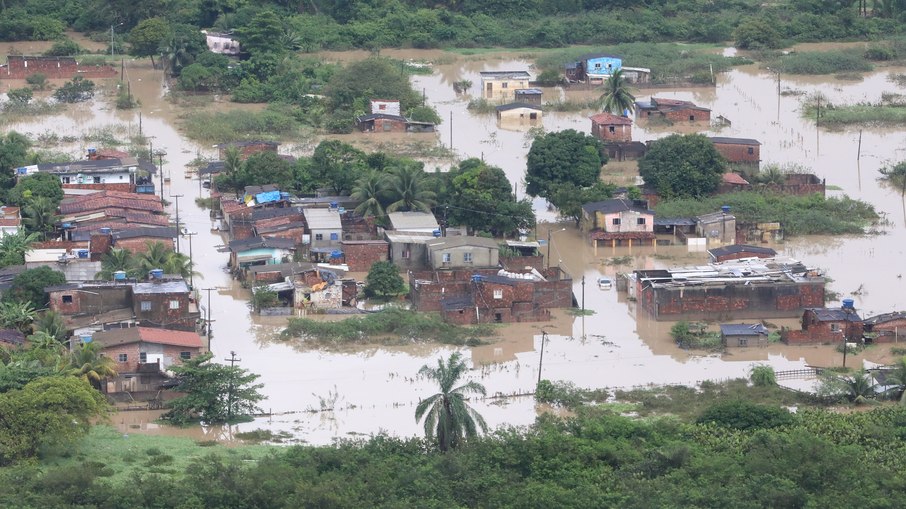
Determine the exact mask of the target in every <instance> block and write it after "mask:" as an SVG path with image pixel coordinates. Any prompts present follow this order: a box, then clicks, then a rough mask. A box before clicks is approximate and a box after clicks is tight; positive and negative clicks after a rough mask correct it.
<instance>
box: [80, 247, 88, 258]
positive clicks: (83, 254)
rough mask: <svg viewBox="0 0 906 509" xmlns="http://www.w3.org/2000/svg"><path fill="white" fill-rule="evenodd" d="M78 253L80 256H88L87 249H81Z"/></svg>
mask: <svg viewBox="0 0 906 509" xmlns="http://www.w3.org/2000/svg"><path fill="white" fill-rule="evenodd" d="M78 253H79V258H88V250H87V249H79V251H78Z"/></svg>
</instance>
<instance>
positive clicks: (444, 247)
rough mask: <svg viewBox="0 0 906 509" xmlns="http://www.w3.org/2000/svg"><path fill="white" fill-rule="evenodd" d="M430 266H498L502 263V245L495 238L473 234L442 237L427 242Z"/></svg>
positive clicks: (457, 267)
mask: <svg viewBox="0 0 906 509" xmlns="http://www.w3.org/2000/svg"><path fill="white" fill-rule="evenodd" d="M425 247H426V250H427V255H428V267H430V268H432V269H435V270H438V269H460V268H470V267H497V266H498V265H499V264H500V246H499V245H498V244H497V241H496V240H494V239H488V238H484V237H472V236H466V235H463V236H457V237H440V238H436V239H434V240H430V241H428V242H427V243H426V244H425Z"/></svg>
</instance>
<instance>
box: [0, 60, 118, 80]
mask: <svg viewBox="0 0 906 509" xmlns="http://www.w3.org/2000/svg"><path fill="white" fill-rule="evenodd" d="M39 73H40V74H43V75H45V76H47V78H48V79H66V80H68V79H71V78H74V77H75V76H81V77H83V78H113V77H116V76H117V74H118V73H117V70H116V69H114V68H113V67H111V66H109V65H101V64H98V65H87V64H86V65H83V64H79V63H78V62H76V59H75V58H73V57H47V56H31V55H28V56H23V55H8V56H7V57H6V65H5V66H0V79H18V80H21V79H25V78H27V77H29V76H31V75H32V74H39Z"/></svg>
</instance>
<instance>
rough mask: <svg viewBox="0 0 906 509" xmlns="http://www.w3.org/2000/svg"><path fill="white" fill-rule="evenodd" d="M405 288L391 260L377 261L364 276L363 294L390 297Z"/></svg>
mask: <svg viewBox="0 0 906 509" xmlns="http://www.w3.org/2000/svg"><path fill="white" fill-rule="evenodd" d="M405 290H406V283H405V282H404V281H403V277H402V276H400V271H399V269H398V268H397V267H396V265H394V264H393V262H389V261H388V262H377V263H374V264H373V265H372V266H371V269H370V270H369V271H368V276H367V277H366V278H365V295H368V296H370V297H390V296H394V295H399V294H401V293H403V292H404V291H405Z"/></svg>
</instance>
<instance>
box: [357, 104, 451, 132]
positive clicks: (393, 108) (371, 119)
mask: <svg viewBox="0 0 906 509" xmlns="http://www.w3.org/2000/svg"><path fill="white" fill-rule="evenodd" d="M355 120H356V126H357V127H358V128H359V130H360V131H362V132H371V133H374V132H385V133H389V132H397V133H405V132H419V133H424V132H434V124H433V123H431V122H419V121H416V120H412V119H409V118H406V117H405V116H403V113H402V110H401V108H400V102H399V101H397V100H388V99H372V100H371V113H370V114H368V115H361V116H358V117H356V119H355Z"/></svg>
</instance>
